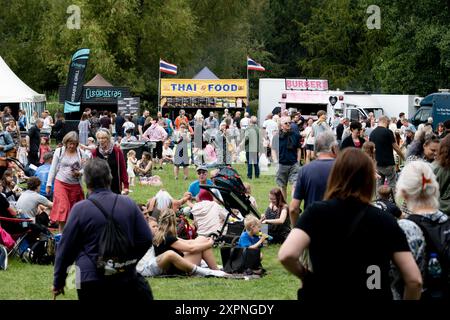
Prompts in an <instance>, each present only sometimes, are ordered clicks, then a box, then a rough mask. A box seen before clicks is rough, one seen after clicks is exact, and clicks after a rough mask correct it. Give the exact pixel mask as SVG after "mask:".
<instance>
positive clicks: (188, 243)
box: [152, 209, 227, 277]
mask: <svg viewBox="0 0 450 320" xmlns="http://www.w3.org/2000/svg"><path fill="white" fill-rule="evenodd" d="M154 229H156V227H154ZM213 244H214V240H213V239H211V238H203V237H200V238H197V239H194V240H184V239H180V238H178V237H177V221H176V216H175V212H174V211H173V210H172V209H166V210H164V211H163V212H162V213H161V215H160V216H159V220H158V229H157V230H156V232H155V233H154V237H153V246H154V248H155V256H156V265H155V263H153V265H152V270H153V273H156V274H157V275H162V274H164V275H174V274H175V275H176V274H183V273H188V274H196V275H202V276H215V277H225V276H226V275H227V274H226V273H225V272H223V271H221V270H219V268H218V267H217V263H216V259H215V257H214V252H213V249H212V246H213ZM202 259H203V260H205V262H206V264H207V265H208V267H209V269H206V268H201V267H200V263H201V261H202Z"/></svg>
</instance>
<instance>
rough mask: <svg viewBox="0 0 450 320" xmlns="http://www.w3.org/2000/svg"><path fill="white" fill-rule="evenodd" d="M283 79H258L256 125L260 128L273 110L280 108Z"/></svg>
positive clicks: (283, 87) (283, 88)
mask: <svg viewBox="0 0 450 320" xmlns="http://www.w3.org/2000/svg"><path fill="white" fill-rule="evenodd" d="M285 88H286V86H285V79H275V78H274V79H269V78H266V79H259V101H258V123H259V125H260V126H261V125H262V123H263V122H264V120H265V119H266V116H267V115H268V114H269V113H271V112H272V110H273V108H275V107H279V106H280V101H281V93H282V91H283V90H285Z"/></svg>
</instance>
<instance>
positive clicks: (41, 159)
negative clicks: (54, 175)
mask: <svg viewBox="0 0 450 320" xmlns="http://www.w3.org/2000/svg"><path fill="white" fill-rule="evenodd" d="M50 151H52V148H51V147H50V146H49V145H42V144H41V145H40V146H39V163H44V155H45V154H46V153H47V152H50Z"/></svg>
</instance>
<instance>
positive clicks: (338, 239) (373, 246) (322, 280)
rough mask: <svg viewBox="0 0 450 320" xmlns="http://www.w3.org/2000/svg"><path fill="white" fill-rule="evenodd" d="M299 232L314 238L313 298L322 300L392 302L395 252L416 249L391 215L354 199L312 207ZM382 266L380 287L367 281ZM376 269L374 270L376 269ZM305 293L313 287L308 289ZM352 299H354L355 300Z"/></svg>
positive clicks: (318, 204)
mask: <svg viewBox="0 0 450 320" xmlns="http://www.w3.org/2000/svg"><path fill="white" fill-rule="evenodd" d="M364 207H366V208H367V209H366V211H365V214H364V215H363V217H362V218H361V220H360V222H359V224H358V225H357V227H356V228H355V231H354V232H353V234H352V235H351V237H350V238H348V233H349V231H350V226H351V224H352V222H353V221H354V217H355V216H356V215H357V214H358V213H359V212H360V211H361V210H362V209H363V208H364ZM295 227H296V228H299V229H301V230H303V231H304V232H306V233H307V234H308V235H309V237H310V239H311V242H310V245H309V255H310V258H311V263H312V269H313V274H314V276H313V277H314V281H313V282H312V283H311V286H310V288H309V290H310V292H311V295H313V296H315V295H316V294H317V295H319V296H320V299H333V300H334V299H337V298H338V299H356V300H361V299H364V300H366V299H383V300H386V299H392V293H391V289H390V280H389V269H390V261H391V258H392V255H393V253H395V252H401V251H410V249H409V246H408V243H407V241H406V236H405V234H404V233H403V231H402V229H401V228H400V227H399V225H398V224H397V221H396V220H395V219H394V218H393V217H392V216H390V215H388V214H386V213H384V212H382V211H381V210H380V209H378V208H376V207H373V206H371V205H364V204H362V203H361V202H359V201H357V200H355V199H353V200H336V199H333V200H328V201H319V202H315V203H314V204H312V205H311V206H309V207H308V208H307V209H306V210H305V212H304V213H303V214H302V215H301V216H300V218H299V220H298V221H297V225H296V226H295ZM374 267H375V268H379V269H378V270H379V271H378V275H379V283H380V289H369V288H368V286H367V283H368V282H369V283H374V282H375V281H373V280H372V281H371V280H370V279H373V278H370V277H371V276H372V277H373V276H374V275H376V272H374V271H373V270H372V269H371V268H374ZM370 270H372V271H370ZM305 292H308V288H306V285H305ZM349 301H351V300H349Z"/></svg>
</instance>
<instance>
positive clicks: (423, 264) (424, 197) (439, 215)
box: [393, 161, 449, 300]
mask: <svg viewBox="0 0 450 320" xmlns="http://www.w3.org/2000/svg"><path fill="white" fill-rule="evenodd" d="M396 190H397V191H396V199H397V202H401V200H402V199H403V200H404V201H405V202H406V206H407V208H408V212H409V215H408V219H403V220H400V221H399V225H400V227H401V228H402V229H403V231H404V233H405V234H406V238H407V240H408V244H409V246H410V248H411V251H412V252H413V255H414V258H415V260H416V262H417V265H418V266H419V269H420V270H421V273H422V275H423V279H424V285H423V287H424V290H423V293H422V299H424V300H428V299H430V298H433V297H434V296H435V295H436V293H437V292H436V291H435V288H433V287H432V286H431V287H430V284H431V282H432V280H431V279H430V278H429V275H428V272H427V270H426V268H427V264H428V261H429V259H430V257H431V255H432V254H433V253H434V254H437V253H439V252H438V251H437V248H436V247H435V244H434V243H432V242H431V241H430V242H429V243H427V241H428V240H430V239H431V238H430V237H429V236H428V234H426V229H427V228H425V227H424V226H426V225H429V226H434V227H438V226H439V225H441V226H442V227H444V226H445V224H447V225H448V216H447V215H446V214H444V213H443V212H441V211H440V210H439V195H440V194H439V184H438V182H437V181H436V176H435V175H434V173H433V170H432V168H431V166H430V165H429V164H427V163H425V162H424V161H412V162H410V163H408V164H407V165H406V166H405V167H404V168H403V170H402V172H401V173H400V177H399V179H398V181H397V188H396ZM399 204H400V203H399ZM438 228H439V227H438ZM442 245H445V244H442ZM439 259H441V257H438V260H439ZM396 276H397V277H396ZM397 278H398V274H394V281H393V288H394V289H396V291H397V292H398V294H401V291H400V290H399V288H398V287H399V286H398V284H399V283H400V281H398V279H397ZM394 292H395V291H394ZM448 294H449V293H448V292H447V298H449V296H448Z"/></svg>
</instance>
